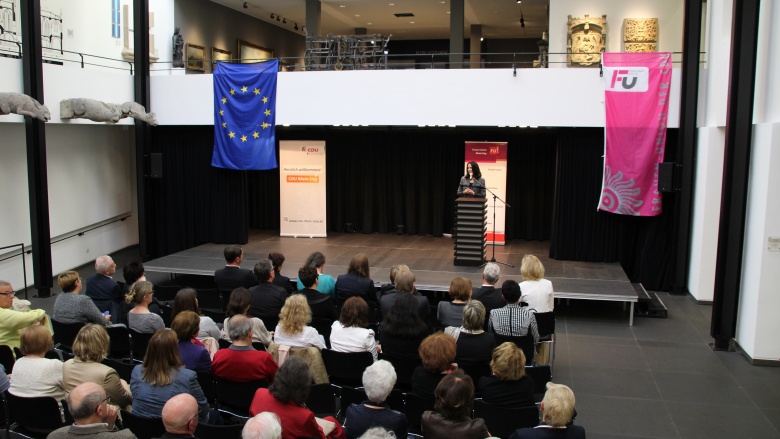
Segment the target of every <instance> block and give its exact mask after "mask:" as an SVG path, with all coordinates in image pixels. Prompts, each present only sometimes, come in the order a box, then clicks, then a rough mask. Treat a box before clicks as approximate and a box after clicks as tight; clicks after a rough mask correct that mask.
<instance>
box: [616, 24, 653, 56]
mask: <svg viewBox="0 0 780 439" xmlns="http://www.w3.org/2000/svg"><path fill="white" fill-rule="evenodd" d="M623 44H624V46H623V47H624V50H625V51H626V52H657V51H658V19H657V18H626V19H625V20H623Z"/></svg>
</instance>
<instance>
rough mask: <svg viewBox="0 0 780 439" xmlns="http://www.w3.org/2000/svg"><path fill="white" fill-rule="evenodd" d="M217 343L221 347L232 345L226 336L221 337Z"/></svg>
mask: <svg viewBox="0 0 780 439" xmlns="http://www.w3.org/2000/svg"><path fill="white" fill-rule="evenodd" d="M217 344H218V345H219V348H220V349H227V348H229V347H230V345H231V343H230V342H229V341H227V340H225V339H224V338H220V339H219V340H217ZM261 344H262V343H261Z"/></svg>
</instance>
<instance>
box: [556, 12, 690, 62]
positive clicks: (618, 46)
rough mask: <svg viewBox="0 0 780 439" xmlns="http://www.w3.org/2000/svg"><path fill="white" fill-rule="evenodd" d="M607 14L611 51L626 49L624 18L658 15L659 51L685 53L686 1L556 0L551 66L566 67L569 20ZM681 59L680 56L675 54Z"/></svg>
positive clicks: (608, 45) (675, 58) (656, 16)
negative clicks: (684, 23)
mask: <svg viewBox="0 0 780 439" xmlns="http://www.w3.org/2000/svg"><path fill="white" fill-rule="evenodd" d="M585 14H588V15H590V16H591V17H601V16H602V15H605V14H606V16H607V47H606V48H605V50H606V51H607V52H622V51H623V20H624V19H626V18H658V40H659V41H658V51H659V52H681V51H682V29H683V18H684V17H683V15H684V8H683V2H682V1H680V0H656V1H616V0H590V1H587V2H583V1H581V0H553V1H551V2H550V67H565V66H566V38H567V32H568V30H567V21H568V18H569V15H571V16H572V17H584V16H585ZM673 59H674V60H679V59H680V55H674V56H673Z"/></svg>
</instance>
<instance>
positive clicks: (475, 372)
mask: <svg viewBox="0 0 780 439" xmlns="http://www.w3.org/2000/svg"><path fill="white" fill-rule="evenodd" d="M456 362H457V363H458V369H463V372H465V373H466V375H468V376H470V377H471V380H472V381H473V382H474V385H476V384H477V383H478V382H479V379H480V378H481V377H485V376H490V375H491V374H492V372H491V371H490V363H489V362H481V363H476V362H466V361H456Z"/></svg>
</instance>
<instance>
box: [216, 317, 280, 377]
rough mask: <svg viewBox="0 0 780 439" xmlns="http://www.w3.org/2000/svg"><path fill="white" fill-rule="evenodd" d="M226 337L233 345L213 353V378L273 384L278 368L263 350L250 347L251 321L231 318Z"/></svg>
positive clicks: (244, 318) (243, 318)
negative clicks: (265, 381)
mask: <svg viewBox="0 0 780 439" xmlns="http://www.w3.org/2000/svg"><path fill="white" fill-rule="evenodd" d="M228 327H229V330H228V335H229V336H230V339H231V340H233V344H231V345H230V347H229V348H227V349H220V350H218V351H217V353H216V354H214V360H212V362H211V370H212V371H213V373H214V376H215V377H218V378H222V379H224V380H228V381H233V382H237V383H245V382H248V381H259V380H267V381H268V382H271V381H273V379H274V377H275V376H276V371H277V370H278V369H279V367H278V366H277V365H276V361H274V359H273V357H272V356H271V355H270V354H269V353H268V352H265V351H258V350H255V348H254V347H252V321H251V320H249V318H248V317H246V316H244V315H241V314H236V315H234V316H233V317H231V318H230V321H229V324H228Z"/></svg>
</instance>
